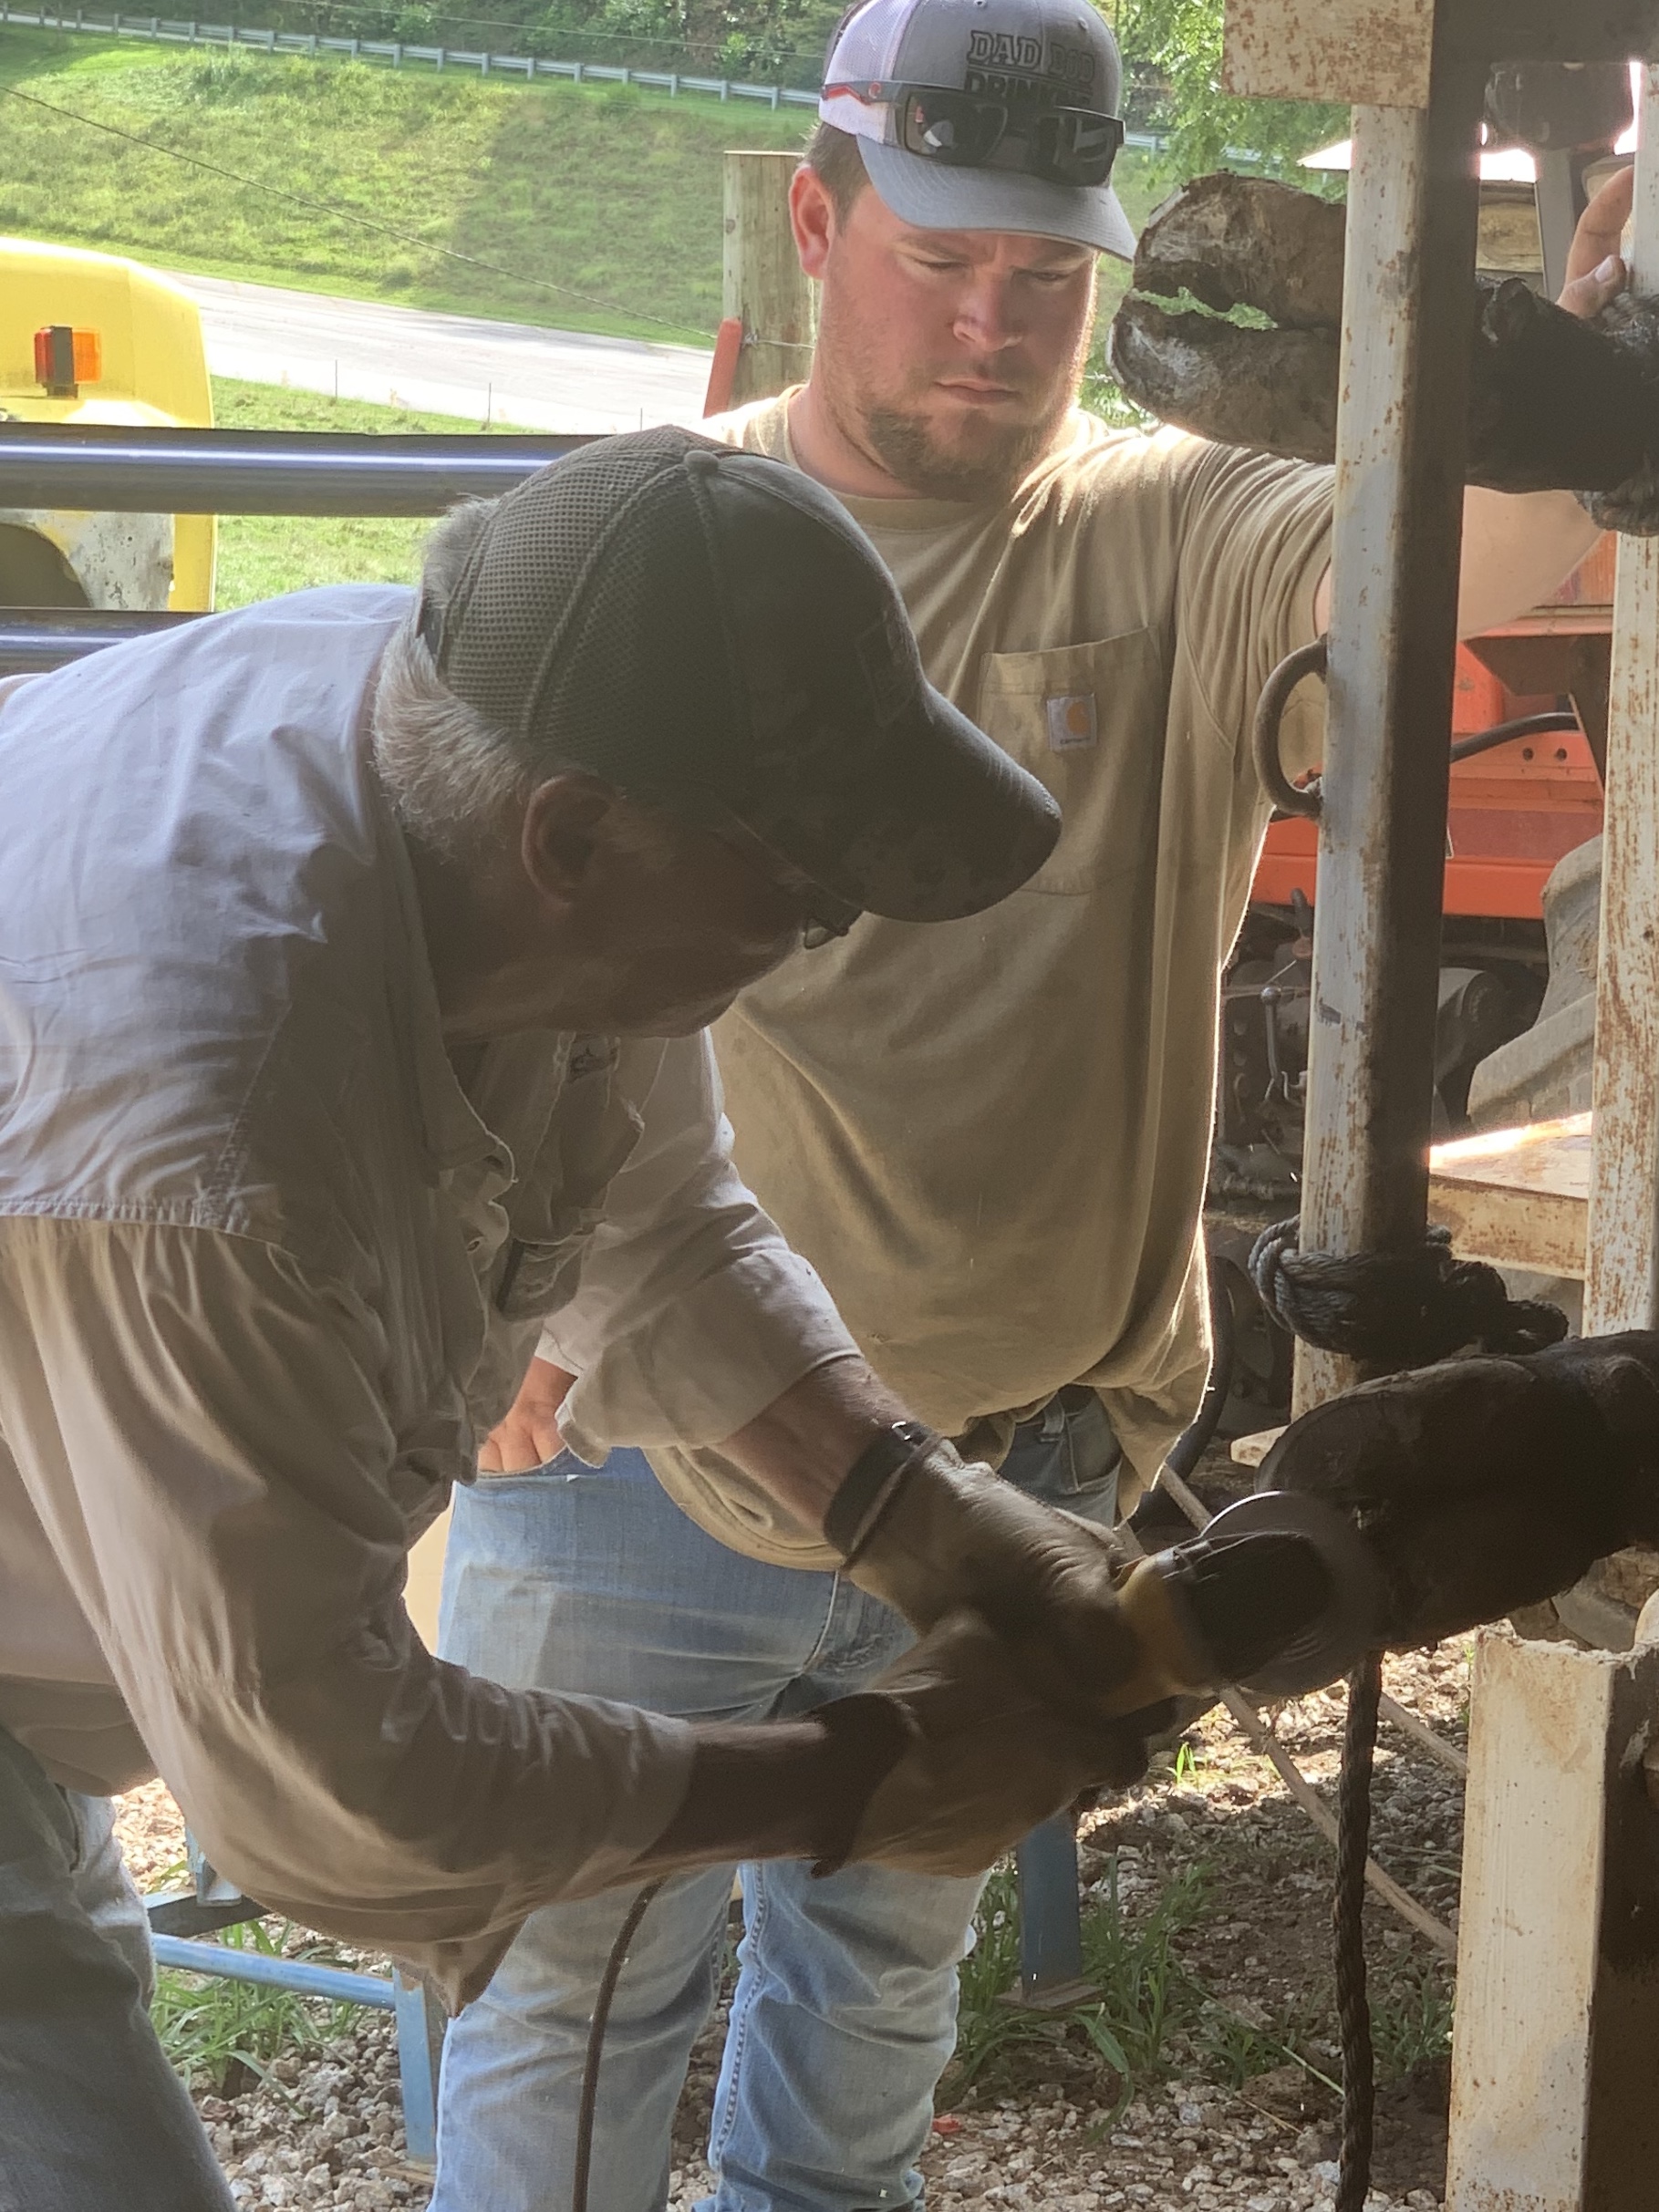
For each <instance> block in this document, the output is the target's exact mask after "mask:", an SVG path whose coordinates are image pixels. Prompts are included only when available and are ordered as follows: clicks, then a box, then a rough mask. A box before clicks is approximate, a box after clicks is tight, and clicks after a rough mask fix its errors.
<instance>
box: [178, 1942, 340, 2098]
mask: <svg viewBox="0 0 1659 2212" xmlns="http://www.w3.org/2000/svg"><path fill="white" fill-rule="evenodd" d="M218 1939H219V1941H220V1942H221V1943H223V1945H225V1946H226V1948H229V1949H231V1950H238V1951H255V1952H258V1953H259V1954H260V1955H261V1956H263V1957H264V1958H267V1959H276V1958H283V1957H287V1958H295V1959H309V1960H312V1961H313V1962H315V1963H316V1965H318V1966H338V1965H344V1964H347V1961H345V1960H343V1959H340V1957H339V1956H338V1954H337V1952H336V1951H335V1949H334V1948H333V1947H332V1946H330V1945H328V1944H327V1943H324V1942H322V1941H320V1940H319V1939H317V1938H306V1939H305V1940H302V1941H299V1942H296V1940H295V1937H294V1930H293V1928H291V1927H290V1926H289V1925H288V1924H287V1923H286V1922H284V1923H283V1924H282V1925H281V1926H280V1927H276V1928H273V1927H272V1926H270V1925H269V1924H268V1923H267V1922H265V1921H264V1920H252V1921H249V1922H248V1923H247V1924H246V1925H245V1926H244V1927H241V1928H225V1929H224V1930H223V1932H222V1933H221V1935H220V1937H219V1938H218ZM351 1963H354V1964H355V1962H351ZM359 2009H360V2008H359V2007H358V2006H357V2005H353V2004H335V2003H331V2002H329V2001H328V2000H326V1999H325V2000H317V1999H315V1998H304V1997H299V1996H296V1994H295V1993H294V1991H293V1990H274V1989H266V1988H264V1987H262V1986H261V1985H260V1984H259V1983H257V1982H248V1981H225V1980H222V1979H220V1978H219V1977H217V1976H216V1975H208V1974H185V1973H181V1972H179V1971H177V1970H175V1969H171V1968H163V1969H162V1970H161V1972H160V1973H159V1974H158V1975H157V1977H156V1993H155V1997H154V1999H153V2000H152V2002H151V2004H150V2018H151V2020H152V2021H154V2023H155V2029H156V2033H157V2034H158V2035H159V2036H160V2037H161V2048H162V2049H163V2051H165V2052H166V2053H167V2056H168V2058H169V2060H170V2061H171V2063H172V2065H173V2067H174V2069H175V2070H176V2072H179V2073H181V2075H182V2076H183V2078H184V2079H185V2081H186V2082H188V2083H190V2085H191V2087H192V2089H206V2090H212V2091H213V2093H214V2094H215V2095H220V2096H223V2095H227V2094H228V2095H232V2096H234V2095H236V2094H237V2093H239V2092H240V2090H242V2089H243V2088H244V2087H246V2086H247V2077H248V2076H249V2075H252V2076H254V2078H255V2079H256V2080H258V2081H261V2082H264V2083H266V2084H267V2085H273V2084H272V2076H271V2072H270V2066H271V2062H272V2061H273V2060H274V2059H276V2058H279V2057H282V2056H283V2055H285V2054H286V2053H291V2052H298V2051H309V2050H316V2048H317V2047H318V2046H319V2045H321V2044H323V2043H326V2042H327V2041H328V2040H329V2039H330V2037H332V2036H337V2035H339V2034H341V2033H342V2032H343V2031H345V2030H346V2029H347V2028H348V2027H349V2026H350V2024H351V2022H352V2021H354V2020H355V2019H356V2017H357V2015H358V2010H359Z"/></svg>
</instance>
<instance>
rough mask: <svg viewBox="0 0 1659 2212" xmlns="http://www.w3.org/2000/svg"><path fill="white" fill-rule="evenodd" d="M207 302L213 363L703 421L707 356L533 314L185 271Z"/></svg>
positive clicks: (623, 420)
mask: <svg viewBox="0 0 1659 2212" xmlns="http://www.w3.org/2000/svg"><path fill="white" fill-rule="evenodd" d="M173 281H174V283H176V284H180V285H181V286H182V287H183V289H184V290H185V291H186V292H188V293H189V294H190V295H191V296H192V299H194V301H195V302H196V304H197V305H198V306H199V307H200V308H201V310H202V324H203V326H204V328H205V331H206V336H207V357H208V365H209V367H211V368H212V369H213V373H214V374H215V375H216V376H221V377H248V378H250V379H252V380H253V381H254V382H255V383H259V384H292V385H296V386H298V387H300V388H302V389H304V390H306V391H317V392H337V393H338V394H339V396H340V398H348V399H373V400H377V401H378V402H380V403H381V404H382V405H385V404H387V403H390V404H392V405H394V406H395V405H398V404H399V403H401V404H402V405H404V406H406V407H412V408H430V409H431V410H432V411H433V412H434V413H442V414H446V415H460V416H463V417H465V418H467V419H471V420H472V421H476V422H482V421H483V419H485V416H486V413H487V414H488V416H489V418H490V419H492V420H493V421H496V422H511V423H513V424H515V425H517V426H519V427H521V428H523V429H531V430H589V431H599V432H604V431H609V430H635V429H639V428H640V427H641V426H642V425H643V424H646V423H652V422H688V423H690V422H695V421H697V419H699V417H700V415H701V413H702V405H703V392H704V390H705V388H706V387H707V384H708V381H709V356H708V355H707V354H706V353H702V352H700V351H698V350H697V348H695V347H694V346H651V345H642V344H640V343H639V342H638V341H637V340H635V339H632V338H598V337H590V336H586V335H585V334H583V333H582V332H579V331H571V330H542V329H539V328H536V327H534V326H532V325H529V324H525V323H489V322H484V321H482V319H480V318H477V317H474V316H472V315H435V314H432V313H430V312H429V311H428V310H427V309H425V308H420V307H389V306H383V305H380V304H379V303H378V302H375V301H368V300H347V299H334V298H331V297H330V296H329V295H327V294H326V293H320V292H285V291H278V290H277V289H276V288H275V286H273V285H270V284H233V283H231V282H229V281H228V280H227V279H225V278H223V277H217V276H175V277H174V279H173Z"/></svg>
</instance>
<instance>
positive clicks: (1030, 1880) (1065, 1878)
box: [1014, 1813, 1086, 2005]
mask: <svg viewBox="0 0 1659 2212" xmlns="http://www.w3.org/2000/svg"><path fill="white" fill-rule="evenodd" d="M1014 1864H1015V1866H1016V1868H1017V1869H1018V1872H1019V1877H1020V1988H1021V1995H1022V1996H1023V1997H1024V1999H1025V2001H1026V2003H1027V2004H1034V2005H1045V2004H1059V2003H1064V2002H1065V2001H1067V2000H1069V1999H1070V1998H1071V1997H1073V1995H1075V1994H1076V1993H1077V1991H1078V1990H1079V1988H1080V1986H1082V1987H1086V1985H1085V1984H1084V1982H1083V1910H1082V1906H1081V1903H1080V1900H1079V1897H1078V1880H1077V1835H1076V1831H1075V1829H1074V1828H1073V1824H1072V1821H1071V1816H1070V1815H1069V1814H1065V1813H1056V1814H1055V1815H1054V1817H1053V1819H1052V1820H1045V1821H1044V1822H1043V1823H1042V1826H1041V1827H1040V1828H1033V1829H1032V1832H1031V1834H1030V1835H1028V1836H1027V1837H1026V1838H1025V1840H1024V1841H1023V1842H1022V1843H1021V1844H1020V1845H1019V1846H1018V1847H1017V1848H1016V1850H1015V1853H1014Z"/></svg>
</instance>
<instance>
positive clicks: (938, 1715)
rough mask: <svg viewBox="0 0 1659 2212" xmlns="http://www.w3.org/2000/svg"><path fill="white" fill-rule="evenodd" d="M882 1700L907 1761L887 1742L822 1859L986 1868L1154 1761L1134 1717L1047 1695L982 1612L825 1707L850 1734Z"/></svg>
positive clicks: (947, 1870)
mask: <svg viewBox="0 0 1659 2212" xmlns="http://www.w3.org/2000/svg"><path fill="white" fill-rule="evenodd" d="M878 1702H879V1703H881V1704H884V1705H886V1706H887V1708H888V1709H889V1713H890V1711H891V1709H893V1708H895V1707H896V1708H897V1710H898V1711H899V1712H900V1713H901V1714H902V1715H903V1718H904V1721H905V1723H906V1725H907V1732H908V1743H907V1746H906V1747H905V1748H904V1749H902V1750H901V1751H900V1752H899V1753H898V1756H897V1760H896V1761H894V1760H893V1759H892V1756H891V1752H888V1753H887V1759H888V1763H887V1767H886V1772H885V1773H884V1774H883V1775H882V1778H881V1779H880V1780H879V1781H878V1782H877V1783H876V1786H875V1788H874V1790H873V1791H872V1792H871V1793H870V1794H869V1795H868V1796H867V1797H866V1800H865V1802H864V1805H863V1809H862V1812H859V1811H858V1810H857V1806H856V1799H854V1802H853V1804H851V1805H850V1806H849V1807H848V1813H849V1823H848V1827H849V1833H848V1834H847V1835H846V1836H845V1840H843V1841H841V1842H840V1843H839V1844H838V1845H836V1846H835V1847H834V1848H833V1849H832V1851H831V1855H830V1856H829V1857H828V1858H826V1859H824V1860H821V1861H820V1863H819V1864H820V1871H823V1872H830V1871H833V1869H834V1868H835V1866H839V1865H842V1864H844V1863H845V1861H846V1860H848V1859H871V1860H875V1861H876V1862H877V1863H878V1864H879V1865H881V1866H902V1867H904V1868H906V1869H907V1871H908V1872H910V1873H912V1874H943V1875H974V1874H982V1873H983V1872H984V1871H985V1869H986V1867H988V1866H991V1865H992V1864H993V1863H994V1861H995V1860H996V1859H997V1858H999V1857H1000V1856H1001V1854H1002V1853H1003V1852H1004V1851H1006V1850H1007V1849H1008V1848H1009V1847H1010V1845H1012V1844H1015V1843H1017V1842H1018V1841H1019V1839H1020V1838H1021V1836H1022V1835H1026V1834H1027V1833H1028V1832H1029V1831H1030V1830H1031V1829H1032V1828H1034V1827H1035V1826H1036V1825H1037V1824H1038V1822H1039V1821H1043V1820H1046V1819H1047V1818H1048V1817H1049V1815H1050V1814H1052V1813H1058V1812H1060V1811H1061V1810H1062V1809H1063V1807H1064V1806H1067V1805H1070V1804H1074V1803H1075V1802H1076V1801H1077V1800H1078V1799H1079V1798H1080V1797H1085V1796H1087V1795H1089V1794H1091V1793H1093V1792H1094V1791H1095V1790H1098V1789H1102V1788H1107V1787H1112V1788H1122V1787H1126V1786H1127V1784H1128V1783H1131V1782H1133V1781H1135V1779H1136V1778H1137V1777H1138V1776H1139V1775H1140V1773H1142V1772H1143V1771H1144V1769H1145V1765H1146V1759H1145V1753H1144V1752H1143V1749H1142V1746H1141V1741H1140V1737H1139V1735H1138V1733H1137V1732H1136V1731H1134V1730H1133V1729H1131V1728H1129V1727H1126V1726H1124V1725H1121V1724H1113V1723H1109V1722H1100V1723H1095V1724H1093V1725H1088V1724H1083V1723H1079V1722H1077V1721H1073V1720H1070V1719H1068V1718H1066V1717H1065V1716H1064V1715H1063V1713H1060V1712H1058V1711H1055V1710H1054V1708H1053V1707H1052V1705H1050V1704H1049V1703H1047V1702H1046V1700H1043V1699H1042V1698H1041V1697H1040V1696H1038V1695H1036V1694H1035V1693H1034V1692H1033V1691H1032V1690H1031V1689H1030V1688H1029V1687H1028V1686H1027V1684H1026V1682H1025V1680H1024V1679H1023V1677H1022V1674H1021V1670H1020V1669H1019V1667H1018V1666H1017V1664H1016V1662H1015V1660H1014V1659H1013V1657H1012V1655H1011V1653H1010V1651H1009V1650H1008V1649H1007V1647H1006V1646H1005V1645H1004V1644H1003V1643H1002V1641H1001V1638H999V1637H998V1636H997V1635H996V1634H995V1633H994V1632H993V1631H992V1630H991V1629H990V1628H987V1627H986V1625H985V1623H984V1622H983V1621H982V1620H980V1618H978V1616H977V1615H975V1614H974V1613H971V1612H967V1611H962V1612H956V1613H952V1614H950V1615H949V1617H948V1618H946V1619H944V1620H942V1621H940V1622H939V1623H938V1625H937V1627H935V1628H933V1629H931V1630H930V1631H929V1633H928V1635H927V1636H925V1637H924V1638H922V1640H921V1642H920V1643H918V1645H917V1646H916V1648H915V1649H913V1650H911V1651H908V1652H907V1653H906V1655H905V1657H904V1658H903V1659H900V1660H899V1661H898V1662H897V1665H896V1666H893V1667H889V1668H888V1669H887V1672H886V1673H885V1674H884V1675H882V1676H881V1677H880V1679H879V1680H877V1681H876V1684H875V1686H874V1689H873V1690H871V1691H870V1692H869V1693H868V1694H867V1695H866V1696H864V1697H858V1698H847V1699H844V1700H839V1701H838V1702H837V1703H835V1704H831V1705H824V1706H820V1707H819V1708H818V1711H817V1712H816V1713H815V1714H814V1718H815V1719H817V1720H819V1721H823V1722H824V1725H825V1726H826V1727H827V1728H829V1729H830V1730H832V1731H836V1732H843V1731H845V1734H846V1735H847V1736H848V1737H849V1738H851V1737H854V1736H855V1735H862V1734H864V1733H866V1731H867V1730H868V1724H869V1721H871V1720H872V1719H873V1718H875V1717H876V1716H874V1715H873V1714H872V1713H871V1711H870V1709H871V1708H872V1707H875V1706H876V1705H877V1703H878ZM891 1741H892V1739H891V1737H888V1738H887V1742H889V1743H890V1742H891ZM874 1763H875V1764H876V1765H877V1766H879V1765H880V1763H881V1760H880V1758H879V1757H877V1758H876V1761H875V1762H874Z"/></svg>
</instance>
